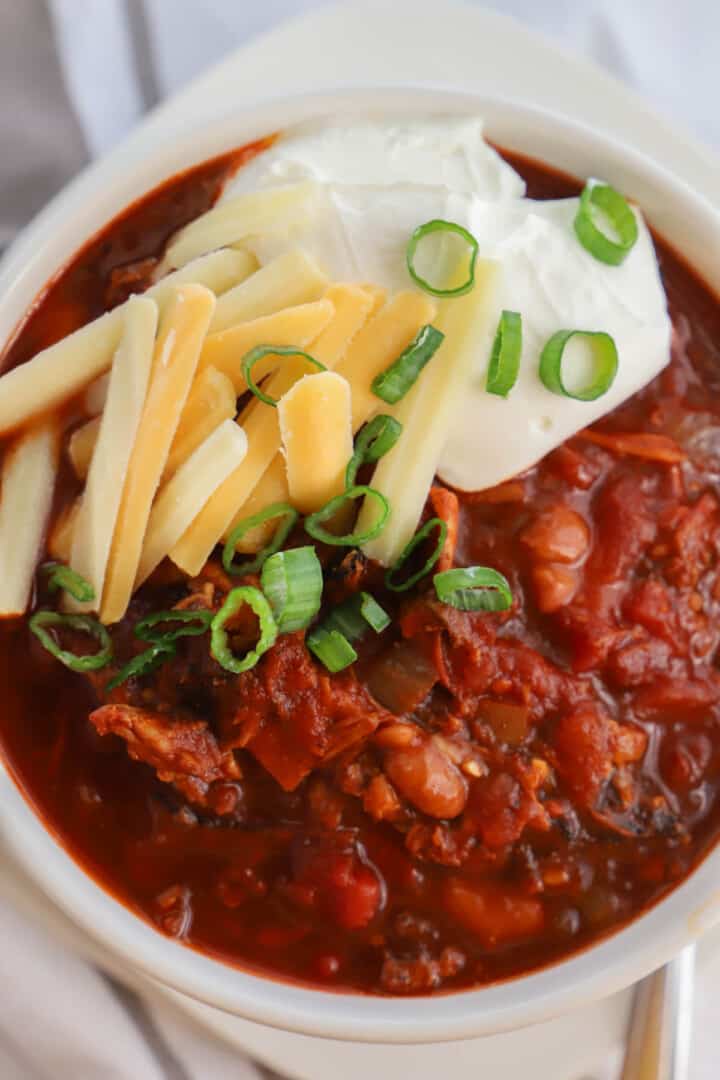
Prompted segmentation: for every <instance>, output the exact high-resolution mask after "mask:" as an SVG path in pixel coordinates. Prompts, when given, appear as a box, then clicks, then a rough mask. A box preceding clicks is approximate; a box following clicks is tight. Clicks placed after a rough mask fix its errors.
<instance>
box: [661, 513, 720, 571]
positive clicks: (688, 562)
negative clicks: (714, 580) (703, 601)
mask: <svg viewBox="0 0 720 1080" xmlns="http://www.w3.org/2000/svg"><path fill="white" fill-rule="evenodd" d="M670 528H671V538H670V546H671V550H672V556H671V558H670V559H669V561H668V563H667V565H666V567H665V576H666V577H667V579H668V581H670V582H671V583H672V584H674V585H680V586H686V587H689V588H694V587H695V586H696V585H697V583H698V581H699V580H700V578H701V577H702V575H703V574H704V573H705V572H706V571H707V570H708V568H709V567H710V566H712V565H713V564H714V563H715V562H716V561H717V557H718V544H719V542H720V504H718V501H717V499H716V498H715V496H714V495H711V494H710V493H709V492H706V493H705V494H704V495H702V496H701V497H700V498H699V499H698V501H697V502H696V503H694V504H693V505H692V506H683V507H680V508H679V510H678V511H677V512H675V513H673V520H672V525H671V526H670Z"/></svg>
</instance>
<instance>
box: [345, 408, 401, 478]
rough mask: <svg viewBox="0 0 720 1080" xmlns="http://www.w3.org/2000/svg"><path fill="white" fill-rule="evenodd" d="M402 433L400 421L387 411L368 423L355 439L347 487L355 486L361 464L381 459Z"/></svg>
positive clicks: (347, 473)
mask: <svg viewBox="0 0 720 1080" xmlns="http://www.w3.org/2000/svg"><path fill="white" fill-rule="evenodd" d="M401 435H402V424H401V423H400V421H399V420H396V419H395V417H394V416H388V415H387V414H386V413H381V414H380V415H379V416H376V417H374V419H372V420H371V421H370V423H369V424H366V425H365V427H364V428H363V429H362V431H361V432H360V434H359V435H358V437H357V438H356V439H355V447H354V449H353V455H352V457H351V458H350V460H349V461H348V465H347V469H346V470H345V487H346V488H351V487H354V485H355V479H356V477H357V474H358V469H359V468H360V466H361V465H367V464H370V462H372V461H379V460H380V458H381V457H384V456H385V454H387V452H388V451H389V450H392V448H393V446H394V445H395V443H396V442H397V441H398V439H399V438H400V436H401Z"/></svg>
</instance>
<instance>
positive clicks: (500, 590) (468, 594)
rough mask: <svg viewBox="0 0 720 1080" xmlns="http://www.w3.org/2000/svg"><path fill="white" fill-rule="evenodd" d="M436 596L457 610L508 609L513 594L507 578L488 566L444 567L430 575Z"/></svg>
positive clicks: (510, 605)
mask: <svg viewBox="0 0 720 1080" xmlns="http://www.w3.org/2000/svg"><path fill="white" fill-rule="evenodd" d="M433 584H434V585H435V592H436V594H437V598H438V600H440V601H441V602H442V603H443V604H449V605H450V606H451V607H454V608H458V609H459V610H460V611H507V609H508V608H509V607H512V602H513V597H512V592H511V591H510V585H509V584H508V580H507V578H505V577H503V575H502V574H500V573H498V571H497V570H492V569H491V568H490V567H489V566H468V567H465V568H464V569H458V570H443V572H442V573H441V574H436V575H435V577H434V578H433Z"/></svg>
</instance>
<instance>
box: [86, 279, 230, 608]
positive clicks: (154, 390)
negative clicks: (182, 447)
mask: <svg viewBox="0 0 720 1080" xmlns="http://www.w3.org/2000/svg"><path fill="white" fill-rule="evenodd" d="M214 307H215V297H214V296H213V294H212V293H211V292H210V291H209V290H208V289H205V288H203V287H202V286H201V285H181V286H180V287H179V288H178V289H177V290H176V294H175V299H174V302H173V303H171V304H170V305H169V306H168V309H167V311H166V313H165V315H164V316H163V319H162V321H161V324H160V331H159V335H158V341H157V345H156V347H155V355H154V358H153V366H152V373H151V377H150V386H149V389H148V394H147V399H146V401H145V408H144V410H143V414H142V418H141V420H140V427H139V429H138V433H137V438H136V440H135V445H134V447H133V451H132V454H131V457H130V462H129V465H128V471H127V478H126V480H125V486H124V489H123V494H122V500H121V503H120V512H119V514H118V520H117V525H116V528H115V533H114V536H113V542H112V548H111V552H110V560H109V563H108V568H107V576H106V581H105V588H104V591H103V599H102V606H101V610H100V614H101V618H102V620H103V622H106V623H112V622H117V621H118V620H119V619H121V618H122V617H123V615H124V614H125V612H126V610H127V606H128V603H129V601H130V596H131V594H132V588H133V583H134V581H135V576H136V574H137V568H138V565H139V563H140V554H141V551H142V544H143V540H144V538H145V531H146V529H147V523H148V519H149V517H150V510H151V506H152V502H153V499H154V497H155V493H156V491H157V489H158V486H159V484H160V480H161V477H162V474H163V471H164V469H165V464H166V462H167V457H168V453H169V452H170V446H171V445H172V440H173V438H174V436H175V432H176V430H177V426H178V423H179V421H180V416H181V413H182V409H183V406H184V404H185V401H186V399H187V396H188V393H189V391H190V386H191V383H192V380H193V377H194V375H195V370H196V368H197V363H198V359H199V357H200V350H201V348H202V343H203V340H204V338H205V334H206V332H207V328H208V326H209V325H210V319H211V318H212V313H213V309H214Z"/></svg>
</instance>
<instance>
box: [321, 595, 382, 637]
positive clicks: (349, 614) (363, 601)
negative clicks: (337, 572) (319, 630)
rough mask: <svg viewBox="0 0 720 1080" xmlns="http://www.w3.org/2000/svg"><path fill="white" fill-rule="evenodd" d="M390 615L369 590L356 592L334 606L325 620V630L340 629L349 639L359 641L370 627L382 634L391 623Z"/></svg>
mask: <svg viewBox="0 0 720 1080" xmlns="http://www.w3.org/2000/svg"><path fill="white" fill-rule="evenodd" d="M390 621H391V620H390V616H389V615H388V613H387V611H385V609H384V608H383V607H381V606H380V604H378V602H377V600H376V599H375V597H374V596H371V595H370V593H368V592H359V593H354V594H353V595H352V596H349V597H348V598H347V600H343V602H342V603H341V604H338V605H337V607H335V608H333V609H332V611H331V612H330V613H329V614H328V616H327V617H326V618H325V619H324V620H323V623H322V625H323V627H324V629H325V630H338V631H339V632H340V633H341V634H342V635H343V637H344V638H346V639H347V641H349V642H352V641H357V640H358V638H361V637H362V636H363V635H364V633H365V632H366V630H367V629H368V627H370V629H371V630H374V631H375V633H376V634H381V633H382V632H383V630H385V629H386V628H387V627H388V626H389V625H390Z"/></svg>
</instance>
